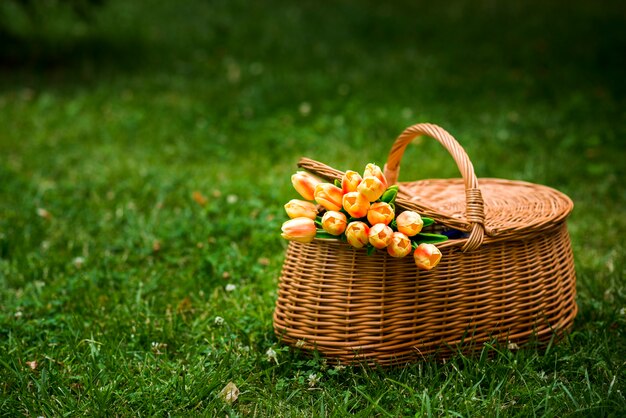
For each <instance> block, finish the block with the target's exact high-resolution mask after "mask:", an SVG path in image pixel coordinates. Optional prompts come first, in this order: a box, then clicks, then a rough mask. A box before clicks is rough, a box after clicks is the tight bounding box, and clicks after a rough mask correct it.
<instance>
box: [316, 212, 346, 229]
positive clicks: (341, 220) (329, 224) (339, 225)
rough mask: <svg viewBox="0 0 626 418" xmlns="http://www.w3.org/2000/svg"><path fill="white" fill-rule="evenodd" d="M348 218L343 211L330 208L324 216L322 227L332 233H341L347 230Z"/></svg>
mask: <svg viewBox="0 0 626 418" xmlns="http://www.w3.org/2000/svg"><path fill="white" fill-rule="evenodd" d="M347 224H348V219H347V218H346V215H344V214H343V213H341V212H336V211H334V210H329V211H328V212H326V213H325V214H324V216H323V217H322V228H324V231H326V232H328V233H329V234H332V235H341V234H343V231H345V230H346V225H347Z"/></svg>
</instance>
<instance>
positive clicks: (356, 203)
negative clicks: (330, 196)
mask: <svg viewBox="0 0 626 418" xmlns="http://www.w3.org/2000/svg"><path fill="white" fill-rule="evenodd" d="M343 208H344V209H345V210H346V212H348V213H349V214H350V216H352V217H353V218H363V217H364V216H365V215H367V210H368V209H369V208H370V202H369V201H368V200H367V198H366V197H365V196H363V195H362V194H361V193H359V192H349V193H346V194H344V195H343Z"/></svg>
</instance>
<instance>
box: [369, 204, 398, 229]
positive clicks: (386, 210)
mask: <svg viewBox="0 0 626 418" xmlns="http://www.w3.org/2000/svg"><path fill="white" fill-rule="evenodd" d="M394 216H395V214H394V213H393V209H392V208H391V206H390V205H389V203H385V202H377V203H373V204H372V206H370V210H368V211H367V221H368V222H369V223H370V225H376V224H385V225H389V223H390V222H391V221H393V217H394Z"/></svg>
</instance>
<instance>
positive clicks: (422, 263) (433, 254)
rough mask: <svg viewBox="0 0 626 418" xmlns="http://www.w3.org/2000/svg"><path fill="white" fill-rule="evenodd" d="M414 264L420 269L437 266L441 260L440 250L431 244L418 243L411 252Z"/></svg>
mask: <svg viewBox="0 0 626 418" xmlns="http://www.w3.org/2000/svg"><path fill="white" fill-rule="evenodd" d="M413 258H414V259H415V265H416V266H417V268H419V269H421V270H430V269H433V268H435V267H437V264H439V261H441V251H439V248H437V247H435V246H434V245H433V244H420V245H418V247H417V249H416V250H415V252H414V253H413Z"/></svg>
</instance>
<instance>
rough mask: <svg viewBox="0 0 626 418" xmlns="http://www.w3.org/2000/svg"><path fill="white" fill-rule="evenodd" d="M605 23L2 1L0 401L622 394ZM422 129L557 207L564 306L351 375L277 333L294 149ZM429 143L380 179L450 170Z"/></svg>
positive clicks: (139, 408) (534, 409)
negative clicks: (563, 332) (546, 318)
mask: <svg viewBox="0 0 626 418" xmlns="http://www.w3.org/2000/svg"><path fill="white" fill-rule="evenodd" d="M625 28H626V12H625V8H624V6H623V5H622V4H621V3H620V2H617V1H606V2H585V1H575V2H565V1H554V2H540V1H535V0H531V1H528V2H520V3H516V4H508V3H503V2H495V1H487V0H485V1H477V2H470V1H462V0H455V1H450V2H446V3H445V4H434V3H427V2H407V1H398V2H392V3H388V4H383V3H381V2H374V1H365V2H356V1H339V2H333V3H332V4H323V3H320V2H313V1H301V2H295V3H294V2H281V1H266V2H243V1H208V0H207V1H202V0H196V1H191V0H190V1H183V2H159V1H156V0H137V1H121V0H105V1H102V2H99V1H95V2H90V1H87V0H85V1H79V0H76V1H60V0H57V1H54V0H49V1H42V2H35V1H24V0H5V1H3V2H2V3H0V382H1V383H0V410H1V411H2V412H5V413H8V414H10V415H13V413H15V414H24V415H33V414H38V415H46V416H47V415H61V414H64V413H68V414H73V413H82V414H92V413H94V412H95V411H98V412H100V413H102V414H105V415H114V414H122V415H155V414H156V415H158V414H164V413H166V412H170V413H174V414H187V413H189V414H192V413H205V414H208V415H211V414H216V413H228V414H229V415H230V416H236V415H261V416H264V415H270V416H281V415H287V416H290V415H291V416H301V415H343V414H348V413H349V414H361V415H363V416H369V415H373V414H383V415H384V414H386V413H390V414H392V415H395V416H398V415H411V414H413V413H416V412H417V413H418V415H428V414H434V415H442V414H443V415H445V414H452V415H454V414H460V415H481V416H484V415H489V416H494V415H497V414H499V413H503V414H509V413H512V414H520V415H525V416H528V415H533V414H537V415H548V416H555V415H556V416H564V415H568V414H590V415H611V414H617V413H618V411H620V410H621V411H623V410H624V408H626V401H625V399H624V394H623V391H624V390H626V376H625V371H624V359H623V353H624V352H626V341H625V337H624V325H625V324H626V314H625V313H624V310H623V309H624V308H625V307H626V287H625V282H626V280H625V278H624V275H625V272H626V267H625V265H626V264H625V256H624V254H625V251H624V250H625V249H624V247H625V245H624V243H625V240H624V234H625V233H626V221H625V219H626V210H625V208H626V188H625V187H624V182H625V180H626V164H624V161H626V145H625V142H624V141H625V135H626V124H625V122H626V107H625V106H624V105H625V102H626V100H625V99H626V81H625V80H626V73H625V72H626V71H625V70H626V54H625V53H624V52H625V51H626V30H625ZM418 122H432V123H436V124H439V125H441V126H443V127H444V128H446V129H447V130H449V131H450V132H451V133H452V134H453V135H454V136H455V137H456V138H457V139H458V140H459V142H461V144H462V145H463V146H464V147H465V148H466V150H467V151H468V154H469V155H470V157H471V158H472V160H473V163H474V167H475V170H476V173H477V175H478V176H479V177H500V178H508V179H521V180H526V181H531V182H536V183H541V184H546V185H549V186H552V187H555V188H557V189H559V190H561V191H563V192H565V193H566V194H568V195H569V196H570V197H571V198H572V199H573V200H574V202H575V211H574V213H573V214H572V216H571V218H570V220H569V228H570V232H571V234H572V243H573V248H574V254H575V258H576V269H577V273H578V292H579V296H578V304H579V307H580V313H579V316H578V318H577V320H576V323H575V326H574V330H573V333H572V336H571V337H570V338H569V339H568V340H567V341H566V342H564V343H563V344H562V345H560V346H558V348H555V349H554V350H553V351H551V352H550V353H548V354H545V353H542V352H536V351H533V350H529V351H522V352H519V353H508V354H501V355H498V356H497V357H496V359H495V360H493V362H485V363H481V362H478V363H476V362H473V361H470V360H467V359H460V360H459V359H457V360H456V363H455V362H452V363H450V364H452V366H450V365H436V364H430V363H428V364H425V365H414V366H410V367H408V368H405V369H401V370H392V371H381V370H373V371H371V374H369V373H368V372H364V371H361V370H359V369H356V370H348V371H341V370H336V369H332V368H331V369H328V368H327V366H326V365H325V363H324V362H323V360H321V359H313V360H310V359H308V358H306V357H304V356H302V355H300V354H299V353H297V352H291V351H288V350H286V349H284V348H281V347H282V346H280V345H279V344H278V343H277V339H276V337H275V336H274V335H273V331H272V326H271V314H272V309H273V304H274V301H275V297H276V293H275V291H276V285H277V277H278V275H279V272H280V267H281V263H282V257H283V250H284V248H285V243H284V242H282V241H281V239H280V237H279V233H278V231H279V227H280V224H281V223H282V221H283V220H284V218H285V215H284V214H283V210H282V205H283V204H284V202H286V201H287V200H289V199H291V198H294V197H296V196H295V194H294V192H293V190H292V189H291V185H290V183H289V175H290V174H291V173H292V172H293V171H294V170H295V169H296V166H295V164H296V162H297V160H298V158H299V157H300V156H308V157H311V158H314V159H317V160H320V161H324V162H326V163H327V164H329V165H331V166H333V167H336V168H338V169H342V170H345V169H359V167H362V166H364V165H365V163H367V162H376V163H378V164H381V165H382V164H384V162H385V159H386V154H387V152H388V150H389V148H390V146H391V144H392V142H393V140H394V138H395V137H396V136H397V135H398V134H399V133H400V132H401V131H402V130H403V129H404V128H405V127H407V126H409V125H411V124H414V123H418ZM434 142H435V141H431V140H428V139H423V140H421V141H420V143H419V144H417V145H416V146H412V147H409V149H408V150H407V153H406V155H405V158H404V160H403V166H402V167H403V168H402V175H401V179H403V180H417V179H421V178H432V177H443V178H446V177H456V176H458V170H457V169H456V167H455V166H454V164H453V161H452V159H451V158H450V157H449V156H448V155H446V154H445V152H444V151H443V150H442V149H440V146H438V145H437V144H435V143H434ZM193 192H199V193H201V194H202V196H204V197H205V198H206V199H207V202H206V203H205V204H204V205H199V204H198V203H197V202H196V201H194V199H193V198H192V193H193ZM227 284H231V285H235V290H234V291H226V290H225V289H226V285H227ZM231 289H232V287H231ZM217 316H219V317H222V318H224V319H225V323H224V325H223V326H218V325H216V323H215V318H216V317H217ZM270 347H272V348H273V349H274V350H276V351H277V352H278V353H279V356H278V361H276V362H274V361H272V360H271V359H270V360H269V361H268V359H267V356H266V354H265V353H266V350H267V349H268V348H270ZM33 361H35V362H36V365H35V367H32V365H33V363H32V362H33ZM481 361H482V360H481ZM513 361H515V366H513ZM457 365H458V366H459V367H460V368H461V369H462V372H459V374H458V375H457V374H455V373H454V370H455V369H456V368H457ZM461 366H463V367H461ZM422 367H424V369H422ZM422 370H426V371H425V372H422ZM311 373H313V374H316V375H318V377H320V376H321V380H320V381H319V383H317V386H315V387H314V388H312V387H309V385H308V384H307V376H310V374H311ZM542 373H543V374H542ZM485 375H486V376H488V380H489V381H491V382H496V383H494V384H486V383H484V382H483V381H482V380H480V381H478V380H479V379H480V376H485ZM511 376H514V377H515V376H517V381H515V378H514V377H513V378H512V377H511ZM520 376H521V379H520ZM538 376H539V377H538ZM545 376H549V378H545V379H544V377H545ZM585 376H586V377H585ZM474 379H476V381H475V380H474ZM228 381H234V382H235V383H236V384H237V385H238V386H239V387H240V388H241V389H242V394H241V397H240V399H239V400H238V401H237V403H235V404H234V405H228V404H225V403H223V402H221V401H220V399H219V396H217V395H216V394H217V393H218V392H219V390H220V389H221V388H222V387H223V386H224V385H225V384H226V383H227V382H228ZM346 382H349V384H346ZM477 382H478V383H477ZM480 382H483V383H480ZM497 382H503V383H502V385H504V386H502V385H498V384H497ZM474 383H476V385H474ZM442 387H443V388H447V389H445V390H444V389H441V388H442ZM355 388H356V389H355ZM390 388H391V389H390ZM437 388H439V389H437ZM503 388H505V389H503ZM311 389H315V390H311ZM392 389H393V390H392ZM437 391H439V394H440V395H441V396H435V395H436V393H437ZM424 394H427V395H428V398H426V395H424ZM426 406H428V408H427V409H424V408H426ZM420 412H421V413H420Z"/></svg>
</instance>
